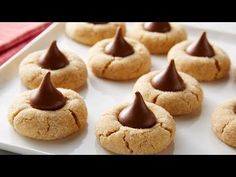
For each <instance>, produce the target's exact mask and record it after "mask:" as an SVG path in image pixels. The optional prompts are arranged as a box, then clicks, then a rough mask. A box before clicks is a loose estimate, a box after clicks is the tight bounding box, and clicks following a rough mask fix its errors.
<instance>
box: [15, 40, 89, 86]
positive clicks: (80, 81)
mask: <svg viewBox="0 0 236 177" xmlns="http://www.w3.org/2000/svg"><path fill="white" fill-rule="evenodd" d="M48 71H50V72H51V75H52V76H51V79H52V82H53V84H54V85H55V87H60V88H68V89H72V90H79V89H80V88H81V87H82V86H84V85H85V84H86V80H87V68H86V65H85V63H84V61H83V60H81V59H80V57H79V56H78V55H77V54H75V53H73V52H71V51H68V50H61V51H60V50H59V49H58V48H57V45H56V41H54V42H53V43H52V44H51V46H50V48H49V49H48V50H41V51H36V52H33V53H31V54H29V55H28V56H26V57H25V58H24V59H23V61H22V62H21V63H20V66H19V75H20V79H21V81H22V83H23V84H24V85H25V86H26V87H27V88H28V89H34V88H37V87H38V86H39V84H40V83H41V81H42V79H43V77H44V75H45V74H46V73H47V72H48Z"/></svg>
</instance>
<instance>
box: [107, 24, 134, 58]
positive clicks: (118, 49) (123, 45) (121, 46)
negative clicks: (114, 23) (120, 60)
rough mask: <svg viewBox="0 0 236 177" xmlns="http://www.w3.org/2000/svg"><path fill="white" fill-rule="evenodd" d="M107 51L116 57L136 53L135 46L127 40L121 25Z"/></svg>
mask: <svg viewBox="0 0 236 177" xmlns="http://www.w3.org/2000/svg"><path fill="white" fill-rule="evenodd" d="M105 53H106V54H108V55H112V56H114V57H126V56H129V55H132V54H133V53H134V49H133V47H132V46H131V45H130V44H129V43H128V42H126V40H125V39H124V37H123V35H122V29H121V27H119V28H118V29H117V31H116V35H115V37H114V39H113V40H112V41H111V42H110V43H109V44H108V45H107V46H106V47H105Z"/></svg>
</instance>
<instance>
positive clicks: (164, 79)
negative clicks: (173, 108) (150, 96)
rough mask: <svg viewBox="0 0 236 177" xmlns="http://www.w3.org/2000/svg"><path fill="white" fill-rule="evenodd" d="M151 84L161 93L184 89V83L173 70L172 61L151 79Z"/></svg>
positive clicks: (174, 69) (173, 63)
mask: <svg viewBox="0 0 236 177" xmlns="http://www.w3.org/2000/svg"><path fill="white" fill-rule="evenodd" d="M151 84H152V86H153V87H154V88H155V89H158V90H162V91H170V92H177V91H183V90H184V89H185V84H184V81H183V79H182V78H181V77H180V75H179V74H178V72H177V70H176V68H175V62H174V60H171V61H170V63H169V66H168V67H167V68H166V70H165V71H163V72H161V73H159V74H157V75H156V76H154V77H153V78H152V80H151Z"/></svg>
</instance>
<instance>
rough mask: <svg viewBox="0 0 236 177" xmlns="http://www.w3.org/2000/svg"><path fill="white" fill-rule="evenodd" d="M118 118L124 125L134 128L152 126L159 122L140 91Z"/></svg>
mask: <svg viewBox="0 0 236 177" xmlns="http://www.w3.org/2000/svg"><path fill="white" fill-rule="evenodd" d="M118 120H119V122H120V123H121V124H122V125H124V126H127V127H132V128H151V127H153V126H154V125H155V124H156V123H157V119H156V116H155V115H154V114H153V112H152V111H151V110H150V109H149V108H148V107H147V105H146V104H145V102H144V100H143V97H142V95H141V94H140V93H139V92H136V93H135V99H134V102H133V103H132V104H131V105H129V106H128V107H126V108H124V109H123V110H122V111H121V112H120V114H119V116H118Z"/></svg>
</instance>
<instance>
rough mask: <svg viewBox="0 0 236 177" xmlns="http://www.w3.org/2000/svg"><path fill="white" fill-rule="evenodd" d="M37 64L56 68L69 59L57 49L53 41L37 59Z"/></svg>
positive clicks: (51, 68) (63, 65)
mask: <svg viewBox="0 0 236 177" xmlns="http://www.w3.org/2000/svg"><path fill="white" fill-rule="evenodd" d="M38 64H39V66H41V67H42V68H45V69H50V70H56V69H60V68H63V67H65V66H66V65H68V64H69V61H68V60H67V58H66V57H65V55H64V54H63V53H62V52H61V51H60V50H59V49H58V47H57V44H56V41H53V42H52V44H51V46H50V47H49V49H48V51H47V53H46V54H45V55H43V56H42V57H41V58H40V59H39V61H38Z"/></svg>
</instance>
